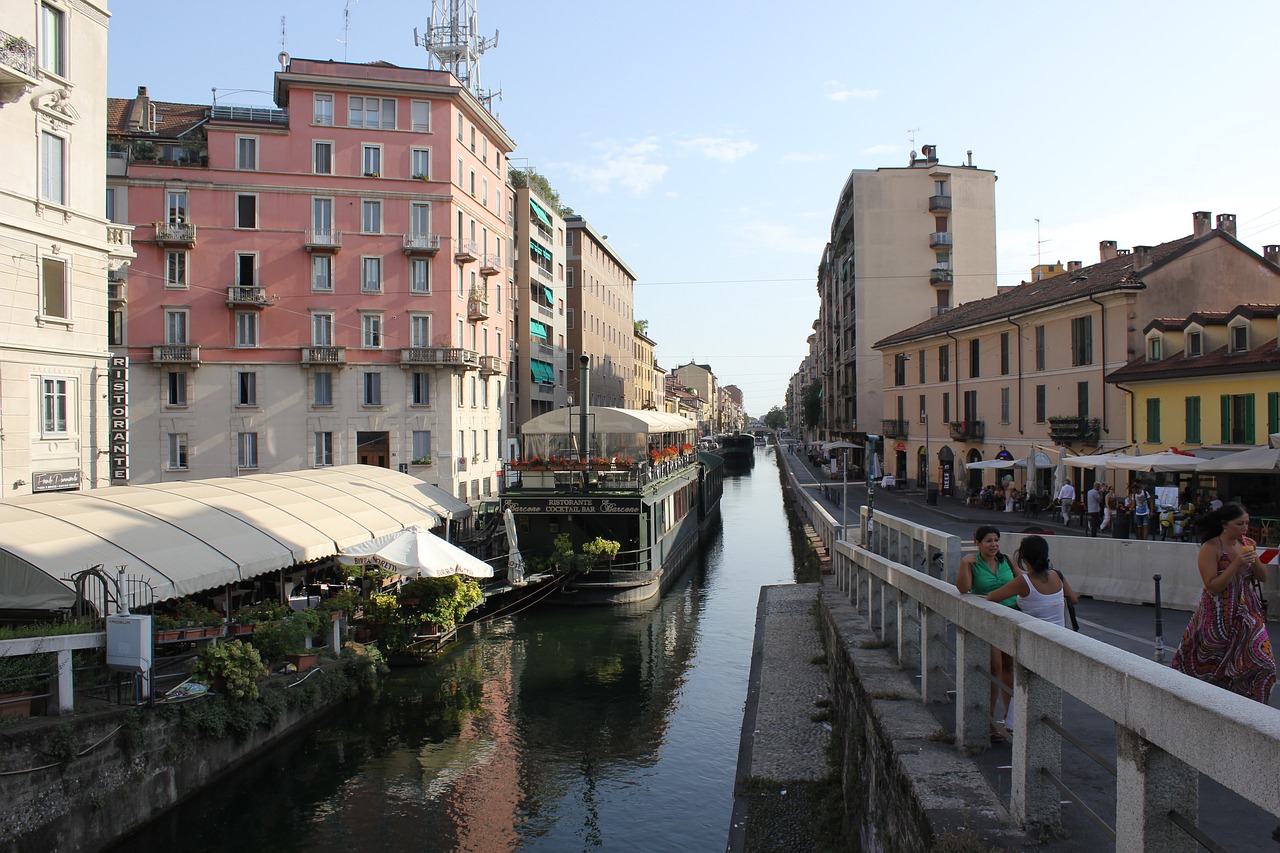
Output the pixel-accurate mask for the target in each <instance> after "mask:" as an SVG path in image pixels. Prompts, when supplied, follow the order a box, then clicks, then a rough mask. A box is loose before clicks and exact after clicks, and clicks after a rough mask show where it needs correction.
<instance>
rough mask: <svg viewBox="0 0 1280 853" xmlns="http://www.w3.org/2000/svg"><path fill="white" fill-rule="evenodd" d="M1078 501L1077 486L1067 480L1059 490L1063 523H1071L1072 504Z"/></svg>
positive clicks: (1059, 506)
mask: <svg viewBox="0 0 1280 853" xmlns="http://www.w3.org/2000/svg"><path fill="white" fill-rule="evenodd" d="M1075 502H1076V487H1075V486H1073V485H1071V481H1070V480H1067V481H1065V482H1064V483H1063V484H1062V488H1061V489H1059V490H1058V508H1059V509H1061V510H1062V523H1063V524H1068V525H1069V524H1071V505H1072V504H1073V503H1075Z"/></svg>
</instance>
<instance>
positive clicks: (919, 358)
mask: <svg viewBox="0 0 1280 853" xmlns="http://www.w3.org/2000/svg"><path fill="white" fill-rule="evenodd" d="M560 313H561V314H563V313H564V309H563V308H562V309H561V311H560ZM916 363H917V367H918V368H919V371H920V384H921V385H923V384H924V382H925V379H924V350H920V351H919V352H918V353H916Z"/></svg>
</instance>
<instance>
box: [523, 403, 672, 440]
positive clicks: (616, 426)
mask: <svg viewBox="0 0 1280 853" xmlns="http://www.w3.org/2000/svg"><path fill="white" fill-rule="evenodd" d="M581 412H582V409H581V407H579V408H573V407H572V406H567V407H565V408H563V409H556V410H555V411H553V412H547V413H546V414H545V415H538V416H537V417H536V418H532V419H530V420H528V421H525V423H524V425H523V426H521V427H520V434H521V435H572V434H576V433H577V432H578V430H579V429H580V428H581V422H580V420H579V419H580V417H581ZM588 413H589V414H590V415H591V416H592V417H594V418H595V420H594V422H593V423H592V425H591V431H592V432H594V433H632V432H640V433H645V434H649V435H652V434H654V433H663V432H683V431H685V430H691V429H694V427H695V424H694V422H693V421H691V420H689V419H688V418H682V417H680V416H679V415H672V414H668V413H667V412H654V411H649V410H647V409H643V410H642V409H616V408H612V407H610V406H591V407H589V409H588Z"/></svg>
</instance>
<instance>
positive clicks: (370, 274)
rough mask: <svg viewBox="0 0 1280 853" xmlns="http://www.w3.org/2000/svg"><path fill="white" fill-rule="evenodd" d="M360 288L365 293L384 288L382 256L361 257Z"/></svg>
mask: <svg viewBox="0 0 1280 853" xmlns="http://www.w3.org/2000/svg"><path fill="white" fill-rule="evenodd" d="M360 290H361V291H362V292H364V293H378V292H380V291H381V290H382V258H361V259H360Z"/></svg>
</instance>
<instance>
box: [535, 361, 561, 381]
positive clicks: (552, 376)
mask: <svg viewBox="0 0 1280 853" xmlns="http://www.w3.org/2000/svg"><path fill="white" fill-rule="evenodd" d="M529 370H530V372H531V373H532V375H533V381H534V382H540V383H543V384H548V383H550V384H554V383H555V381H556V369H555V368H554V367H552V366H551V365H550V364H547V363H546V362H545V361H538V360H537V359H536V358H531V359H529Z"/></svg>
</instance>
